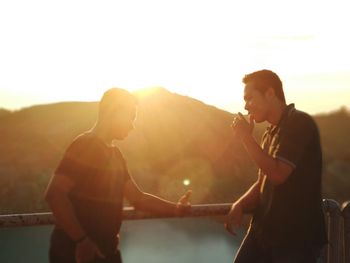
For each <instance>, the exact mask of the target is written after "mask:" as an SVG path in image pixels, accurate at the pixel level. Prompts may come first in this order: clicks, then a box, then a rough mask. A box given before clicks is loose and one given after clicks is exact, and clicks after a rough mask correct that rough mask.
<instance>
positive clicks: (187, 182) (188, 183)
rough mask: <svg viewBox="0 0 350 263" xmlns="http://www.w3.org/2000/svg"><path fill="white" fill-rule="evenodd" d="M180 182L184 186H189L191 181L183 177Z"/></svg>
mask: <svg viewBox="0 0 350 263" xmlns="http://www.w3.org/2000/svg"><path fill="white" fill-rule="evenodd" d="M182 183H183V184H184V185H185V186H189V185H190V184H191V181H190V180H189V179H185V180H183V181H182Z"/></svg>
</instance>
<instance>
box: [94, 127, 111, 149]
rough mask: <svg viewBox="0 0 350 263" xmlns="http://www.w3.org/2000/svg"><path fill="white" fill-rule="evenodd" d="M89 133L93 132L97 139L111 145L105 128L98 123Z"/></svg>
mask: <svg viewBox="0 0 350 263" xmlns="http://www.w3.org/2000/svg"><path fill="white" fill-rule="evenodd" d="M91 133H93V134H94V135H95V136H96V137H97V138H98V139H100V140H101V141H102V142H103V143H104V144H106V145H107V146H111V144H112V140H111V139H110V138H109V136H108V133H107V132H106V130H105V129H104V128H103V127H102V126H101V125H99V124H98V123H96V124H95V126H94V127H93V128H92V129H91Z"/></svg>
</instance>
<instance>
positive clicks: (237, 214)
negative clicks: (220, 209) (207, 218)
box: [225, 203, 243, 236]
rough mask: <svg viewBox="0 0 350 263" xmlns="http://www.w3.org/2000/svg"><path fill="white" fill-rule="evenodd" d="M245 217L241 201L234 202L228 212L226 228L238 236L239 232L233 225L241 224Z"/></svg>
mask: <svg viewBox="0 0 350 263" xmlns="http://www.w3.org/2000/svg"><path fill="white" fill-rule="evenodd" d="M242 217H243V209H242V206H241V205H240V204H239V203H234V204H233V205H232V207H231V210H230V212H229V213H228V214H227V217H226V222H225V228H226V229H227V231H228V232H230V233H231V234H232V235H234V236H236V235H237V233H236V232H235V230H234V229H233V228H232V226H233V225H234V226H241V225H242Z"/></svg>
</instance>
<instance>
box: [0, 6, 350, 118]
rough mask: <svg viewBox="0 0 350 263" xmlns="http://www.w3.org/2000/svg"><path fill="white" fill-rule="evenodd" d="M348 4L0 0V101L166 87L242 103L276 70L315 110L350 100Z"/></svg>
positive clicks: (290, 96)
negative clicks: (250, 82) (252, 78)
mask: <svg viewBox="0 0 350 263" xmlns="http://www.w3.org/2000/svg"><path fill="white" fill-rule="evenodd" d="M347 6H348V5H347V2H346V1H339V0H333V1H330V0H329V1H302V0H298V1H296V0H293V1H291V0H290V1H271V0H267V1H246V0H245V1H243V0H239V1H220V0H217V1H193V0H186V1H185V0H178V1H164V0H163V1H161V0H159V1H154V0H152V1H151V0H150V1H141V0H140V1H133V0H128V1H108V0H105V1H89V0H84V1H74V0H70V1H66V0H62V1H47V0H45V1H44V0H42V1H39V0H31V1H17V0H13V1H1V3H0V34H1V41H0V72H1V75H0V76H1V77H0V108H6V109H12V110H13V109H19V108H22V107H28V106H31V105H34V104H43V103H51V102H58V101H97V100H99V98H100V97H101V95H102V93H103V92H104V91H105V90H106V89H108V88H110V87H123V88H126V89H128V90H130V91H135V90H138V89H144V88H148V87H164V88H166V89H168V90H169V91H171V92H175V93H178V94H182V95H186V96H190V97H193V98H196V99H199V100H202V101H203V102H205V103H208V104H211V105H214V106H216V107H218V108H221V109H224V110H227V111H230V112H236V111H242V109H243V101H242V89H243V85H242V83H241V79H242V77H243V76H244V74H246V73H249V72H251V71H254V70H258V69H263V68H267V69H271V70H273V71H275V72H276V73H277V74H279V75H280V77H281V78H282V80H283V83H284V87H285V93H286V98H287V102H295V103H296V106H297V107H298V108H300V109H303V110H305V111H308V112H310V113H319V112H328V111H332V110H336V109H338V108H340V107H341V106H349V101H350V89H349V87H350V52H349V46H350V38H349V34H348V33H347V32H348V31H349V30H348V25H349V24H350V16H349V15H348V7H347Z"/></svg>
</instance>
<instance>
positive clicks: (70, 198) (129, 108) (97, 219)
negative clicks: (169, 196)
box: [46, 88, 191, 263]
mask: <svg viewBox="0 0 350 263" xmlns="http://www.w3.org/2000/svg"><path fill="white" fill-rule="evenodd" d="M136 105H137V101H136V99H135V97H134V96H133V95H131V94H130V93H129V92H127V91H126V90H123V89H118V88H113V89H110V90H108V91H106V92H105V93H104V95H103V97H102V99H101V101H100V103H99V115H98V120H97V122H96V124H95V126H94V127H93V128H92V129H91V130H89V131H87V132H85V133H83V134H81V135H79V136H78V137H77V138H75V139H74V141H73V142H72V143H71V144H70V146H69V147H68V149H67V150H66V152H65V154H64V157H63V159H62V160H61V162H60V164H59V165H58V167H57V169H56V171H55V173H54V176H53V177H52V179H51V182H50V184H49V186H48V188H47V191H46V200H47V202H48V203H49V205H50V207H51V209H52V212H53V215H54V217H55V221H56V225H55V227H54V230H53V232H52V235H51V243H50V252H49V257H50V262H57V263H73V262H78V263H80V262H105V263H107V262H109V263H112V262H113V263H120V262H121V256H120V252H119V250H118V233H119V230H120V226H121V220H122V208H123V197H124V196H125V197H126V198H127V199H128V200H129V201H130V203H131V204H132V205H133V206H135V207H136V208H138V209H143V210H147V211H151V212H154V213H157V214H159V215H182V214H183V213H184V212H185V211H186V210H188V208H189V207H190V204H189V197H190V193H191V192H190V191H189V192H187V193H186V194H185V195H184V196H182V197H181V198H180V200H179V201H178V203H172V202H169V201H166V200H163V199H161V198H159V197H156V196H153V195H151V194H147V193H144V192H142V191H141V190H140V189H139V188H138V187H137V185H136V184H135V182H134V181H133V179H132V177H131V176H130V175H129V173H128V169H127V165H126V162H125V159H124V158H123V156H122V154H121V152H120V151H119V149H118V148H117V147H116V146H115V145H113V144H112V141H113V140H123V139H125V138H126V137H127V135H128V133H129V132H130V131H131V130H132V129H133V127H134V120H135V117H136Z"/></svg>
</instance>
